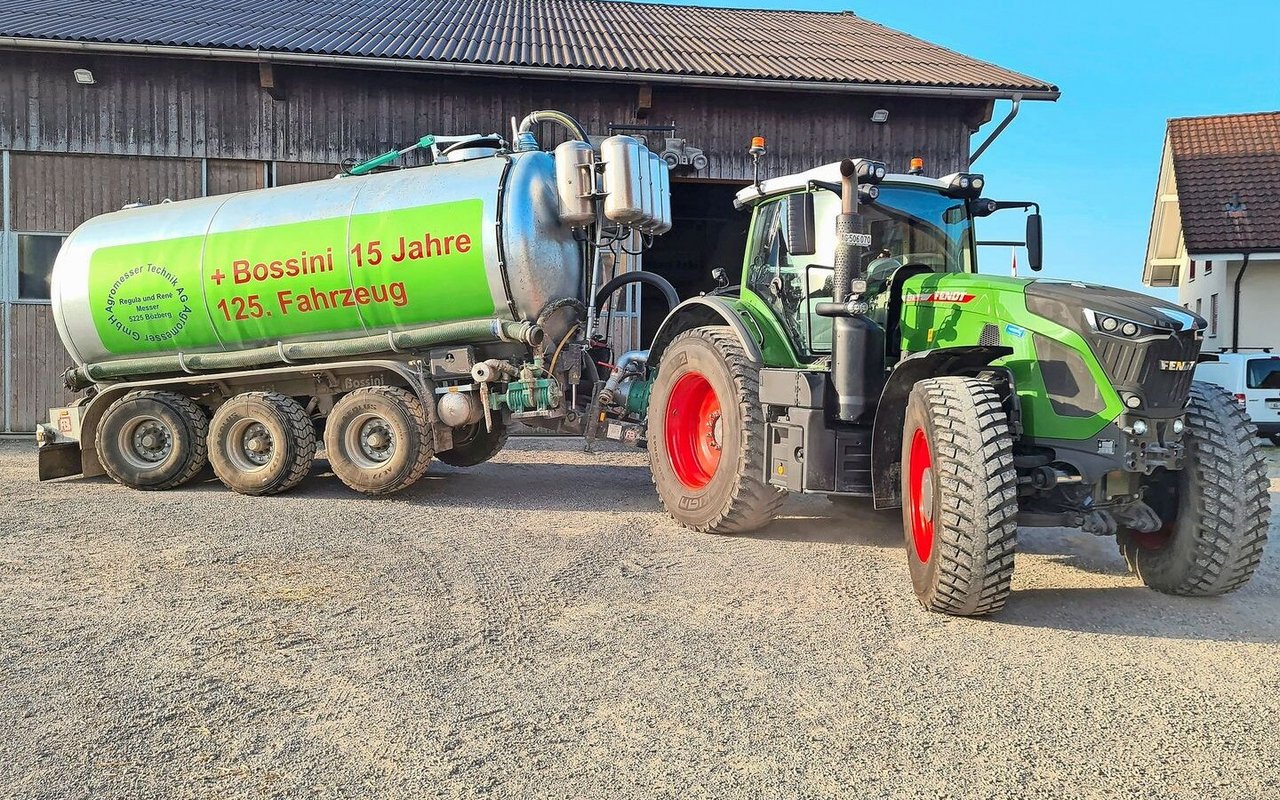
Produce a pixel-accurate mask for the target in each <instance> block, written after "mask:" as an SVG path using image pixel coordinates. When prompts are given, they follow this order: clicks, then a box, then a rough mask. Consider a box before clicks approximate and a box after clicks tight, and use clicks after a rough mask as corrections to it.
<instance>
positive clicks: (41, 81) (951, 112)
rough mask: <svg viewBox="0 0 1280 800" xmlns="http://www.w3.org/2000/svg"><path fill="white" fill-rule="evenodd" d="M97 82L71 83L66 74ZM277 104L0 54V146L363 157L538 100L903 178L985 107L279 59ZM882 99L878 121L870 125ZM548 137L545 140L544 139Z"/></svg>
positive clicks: (61, 61)
mask: <svg viewBox="0 0 1280 800" xmlns="http://www.w3.org/2000/svg"><path fill="white" fill-rule="evenodd" d="M83 66H88V67H90V68H91V69H93V71H94V75H95V76H96V77H97V83H96V84H94V85H93V86H80V85H78V84H76V83H75V82H74V81H73V79H72V77H71V73H72V70H73V69H75V68H76V67H83ZM275 71H276V76H277V81H278V83H279V84H280V85H281V86H282V87H283V89H284V92H285V99H283V100H273V99H271V97H269V96H268V95H267V94H266V93H265V92H264V91H263V90H261V89H260V88H259V87H258V83H257V69H256V67H255V65H253V64H249V63H239V62H215V61H202V60H198V59H190V60H176V59H171V58H147V57H141V56H109V55H101V54H96V55H93V56H91V57H90V56H81V55H75V56H72V55H65V54H57V53H36V52H17V51H10V52H3V53H0V108H7V109H12V110H13V111H14V113H12V114H7V113H6V114H0V149H4V148H10V149H15V150H39V151H42V152H51V151H56V152H80V153H83V152H91V153H110V154H116V155H148V156H170V157H183V158H201V157H204V158H236V159H251V160H259V161H301V162H313V163H319V164H338V163H341V161H342V160H343V159H345V158H367V157H370V156H373V155H377V154H378V153H380V152H383V151H385V150H386V149H387V148H388V146H390V145H393V144H406V143H409V142H412V141H414V140H415V139H417V138H418V137H419V136H421V135H423V134H425V133H436V134H446V135H452V134H461V133H491V132H494V131H497V132H499V133H503V134H506V135H510V134H509V127H510V122H509V120H510V118H511V117H512V116H517V117H518V116H522V115H524V114H525V113H527V112H529V111H531V110H534V109H539V108H558V109H561V110H564V111H567V112H568V113H570V114H573V115H574V116H576V117H577V118H578V119H579V120H580V121H581V122H582V123H583V124H584V125H585V126H586V127H587V128H588V130H590V131H591V132H593V133H604V132H606V130H607V128H608V126H609V125H610V124H611V123H613V124H618V125H628V124H632V125H634V124H637V123H642V124H666V123H674V124H675V125H676V126H677V132H678V135H679V136H681V137H684V138H687V139H688V140H689V142H690V143H691V144H693V145H694V146H697V147H700V148H702V149H703V150H704V151H706V153H707V156H708V158H709V159H710V166H709V168H708V169H707V170H705V171H704V172H703V173H701V174H699V175H698V177H702V178H719V179H732V180H744V179H749V178H750V177H751V160H750V158H749V157H748V156H747V153H746V150H747V145H748V143H749V142H750V139H751V137H752V136H755V135H761V136H765V137H767V138H768V140H769V149H770V155H769V157H768V160H767V162H766V164H765V166H766V169H767V171H768V173H769V174H774V175H777V174H783V173H787V172H794V171H798V170H802V169H807V168H809V167H812V166H815V165H817V164H820V163H824V162H829V161H835V160H838V159H840V158H844V157H847V156H867V157H873V158H878V159H882V160H885V161H888V162H889V163H890V166H891V167H892V168H893V169H895V170H899V171H905V170H906V168H907V165H908V161H909V159H910V158H911V157H912V156H917V155H918V156H921V157H923V158H924V159H925V163H926V165H927V171H928V172H929V174H935V175H937V174H945V173H947V172H951V171H955V170H958V169H963V168H964V167H965V166H966V164H967V160H968V148H969V133H970V131H971V130H972V129H974V128H976V127H977V126H978V124H980V123H981V122H982V121H983V120H984V119H985V118H986V117H987V116H988V115H989V113H990V105H989V103H987V102H986V101H981V100H967V99H949V98H919V97H905V96H875V95H866V94H843V95H842V94H805V93H800V92H790V93H784V92H760V91H754V90H745V89H743V90H732V89H711V88H705V87H685V86H675V85H654V86H653V87H652V110H651V111H650V112H649V114H648V115H647V117H646V118H645V119H643V120H640V119H638V118H637V115H636V106H637V94H638V91H639V87H638V85H636V84H625V83H609V82H603V81H554V80H533V79H525V78H516V77H513V78H494V77H485V78H480V77H473V76H465V75H440V74H431V73H427V72H392V71H373V70H352V69H341V68H335V67H321V66H307V65H279V66H277V67H276V68H275ZM878 108H883V109H885V110H887V111H888V112H889V115H890V117H889V122H888V123H886V124H882V125H877V124H875V123H872V122H871V120H870V118H871V113H872V112H873V111H874V110H876V109H878ZM548 140H549V141H548V142H545V143H550V142H551V141H553V139H552V137H548Z"/></svg>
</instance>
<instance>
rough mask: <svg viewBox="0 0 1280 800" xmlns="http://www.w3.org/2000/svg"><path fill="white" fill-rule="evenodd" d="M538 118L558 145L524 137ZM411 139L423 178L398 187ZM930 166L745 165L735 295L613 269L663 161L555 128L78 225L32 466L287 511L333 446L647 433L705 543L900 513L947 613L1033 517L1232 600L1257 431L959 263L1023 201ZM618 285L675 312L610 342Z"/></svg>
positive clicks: (1090, 311) (1031, 228)
mask: <svg viewBox="0 0 1280 800" xmlns="http://www.w3.org/2000/svg"><path fill="white" fill-rule="evenodd" d="M539 123H549V124H551V125H555V126H558V127H559V128H562V129H563V130H564V131H565V132H566V134H567V137H566V141H564V142H563V143H561V144H559V145H557V146H555V147H554V148H552V149H550V150H544V149H543V148H542V146H541V145H540V144H539V142H538V141H537V140H536V139H535V137H534V134H533V129H534V127H535V125H537V124H539ZM412 150H422V151H424V152H427V153H429V154H430V156H429V157H427V158H424V159H423V160H425V161H427V162H429V163H427V164H425V165H423V166H418V167H413V168H395V162H396V161H397V160H398V159H400V158H401V157H403V156H406V155H407V154H408V153H409V152H410V151H412ZM763 153H764V142H763V140H758V141H755V142H753V147H752V154H753V156H755V157H756V163H757V165H758V164H759V156H760V155H762V154H763ZM918 172H919V171H918V170H913V174H890V173H889V172H888V169H887V167H886V165H885V164H883V163H881V162H878V161H875V160H873V159H868V158H858V159H847V160H845V161H842V162H840V163H837V164H828V165H825V166H821V167H818V168H815V169H813V170H810V171H808V172H804V173H799V174H795V175H787V176H782V177H776V178H771V179H768V180H763V181H762V180H760V179H759V177H757V179H756V180H755V181H754V182H753V183H751V184H750V185H748V186H747V187H746V188H744V189H742V190H741V191H740V192H739V193H738V195H737V198H736V201H735V203H736V205H737V206H738V207H739V208H741V209H743V210H744V211H747V212H749V213H750V214H751V215H752V223H751V228H750V233H749V238H748V241H747V242H746V256H745V259H744V263H743V267H742V272H741V276H740V279H739V281H738V283H737V284H736V285H731V282H730V281H728V280H722V281H721V283H722V285H721V286H720V287H719V288H717V289H716V290H714V291H711V292H708V293H706V294H704V295H700V296H698V297H692V298H688V299H685V300H684V301H683V302H681V301H680V299H679V298H678V297H677V295H676V292H675V291H674V290H673V289H672V287H671V285H670V284H669V283H668V282H667V281H665V280H664V279H663V278H662V277H661V276H659V275H656V274H653V273H649V272H644V271H623V270H622V269H621V268H620V265H624V264H626V263H628V262H629V261H630V256H634V255H637V254H639V253H641V252H642V251H643V250H644V248H645V247H647V246H648V245H649V244H651V243H652V242H653V240H654V238H655V237H658V236H661V235H662V234H663V233H665V232H666V231H667V230H669V229H670V227H671V223H672V220H671V207H670V187H669V183H668V181H669V178H668V167H667V166H666V165H665V164H664V163H663V162H662V161H661V160H660V159H659V158H658V156H657V155H655V154H654V153H652V152H650V151H649V150H647V149H646V148H645V147H644V145H643V144H642V143H641V142H640V141H638V140H637V139H635V138H632V137H628V136H621V135H619V136H610V137H608V138H605V139H602V140H598V143H594V142H593V140H592V139H591V138H590V137H589V136H588V135H587V133H586V132H585V131H584V130H583V129H582V127H581V126H580V125H579V124H578V123H577V122H576V121H574V120H573V119H572V118H570V117H568V116H567V115H565V114H562V113H559V112H555V111H537V112H534V113H532V114H530V115H528V116H527V117H525V118H524V120H523V121H521V122H520V123H519V124H513V130H512V140H511V141H506V140H504V139H503V138H502V137H500V136H497V135H491V136H472V137H460V138H456V137H455V138H454V139H453V140H451V142H450V143H449V144H448V145H447V146H446V145H445V143H444V140H439V141H437V140H435V139H434V138H433V137H430V136H427V137H423V138H422V139H421V140H420V141H419V142H417V143H415V144H414V145H411V146H410V147H408V148H405V149H404V150H398V151H391V152H389V153H386V154H384V155H383V156H379V157H378V158H375V159H373V160H371V161H369V162H365V163H363V164H359V165H357V166H355V167H353V168H351V169H350V170H348V171H347V172H346V173H345V174H343V175H340V176H338V177H336V178H334V179H332V180H328V181H319V182H314V183H305V184H300V185H295V186H289V187H280V188H271V189H264V190H258V191H250V192H242V193H239V194H232V195H225V196H218V197H207V198H201V199H195V200H185V201H182V202H176V203H169V202H164V203H160V204H157V205H149V206H142V207H132V208H126V209H124V210H121V211H118V212H115V213H111V214H106V215H103V216H100V217H96V218H94V219H91V220H89V221H88V222H86V223H84V224H83V225H81V226H80V227H79V228H78V229H77V230H76V231H75V232H74V233H72V235H71V236H70V237H69V238H68V239H67V241H66V243H65V245H64V246H63V249H62V251H61V253H60V254H59V256H58V259H57V263H56V265H55V267H54V273H53V286H52V297H53V309H54V314H55V318H56V322H57V326H58V332H59V334H60V336H61V338H62V341H63V343H64V344H65V345H66V348H67V350H68V352H70V354H71V355H72V356H73V358H74V360H75V362H76V366H75V367H74V368H73V369H71V370H69V371H68V373H67V375H66V380H67V384H68V386H69V387H71V388H72V389H75V390H83V392H84V394H83V395H82V396H81V397H80V398H79V400H78V401H77V402H75V403H73V404H72V405H71V406H69V407H66V408H55V409H51V411H50V419H49V421H48V422H47V423H45V424H42V425H41V426H40V429H39V431H38V432H37V442H38V444H39V467H40V477H41V478H42V479H48V478H57V477H64V476H69V475H76V474H80V475H85V476H93V475H101V474H106V475H109V476H110V477H111V478H113V479H114V480H116V481H118V482H120V483H122V484H124V485H126V486H129V487H133V488H136V489H172V488H175V487H178V486H181V485H183V484H185V483H187V482H188V481H191V480H192V479H193V478H194V477H195V476H196V475H198V474H199V473H200V472H201V471H202V469H203V468H204V467H205V466H206V464H209V465H212V468H213V472H214V474H215V475H217V477H218V479H219V480H221V481H222V482H223V483H224V484H226V485H227V487H229V488H230V489H232V490H233V491H236V492H240V493H243V494H249V495H271V494H276V493H279V492H283V491H286V490H288V489H290V488H292V487H294V486H295V485H297V484H298V483H299V482H300V481H301V480H302V479H303V478H304V477H305V476H306V475H307V474H308V472H309V470H310V469H311V465H312V460H313V458H314V456H315V454H316V450H317V441H318V439H320V438H322V439H323V443H324V449H325V455H326V457H327V459H328V462H329V465H330V467H331V468H332V470H333V472H334V474H335V475H336V476H337V477H338V479H339V480H341V481H342V482H343V483H345V484H346V485H347V486H349V487H351V488H352V489H354V490H356V491H359V492H364V493H366V494H371V495H382V494H389V493H392V492H397V491H400V490H403V489H405V488H406V487H408V486H410V485H411V484H413V483H414V482H415V481H416V480H417V479H418V478H420V477H422V475H423V474H424V473H425V472H426V471H427V469H428V466H429V464H430V462H431V460H432V459H433V458H435V459H439V460H440V461H443V462H445V463H447V464H451V465H455V466H461V467H466V466H471V465H475V464H479V463H481V462H483V461H485V460H487V459H489V458H491V457H493V456H494V455H495V454H496V453H497V452H498V451H499V450H500V449H501V448H502V446H503V444H504V442H505V441H506V439H507V433H508V430H509V429H510V426H511V425H512V424H513V423H516V422H521V423H524V424H525V425H528V426H531V427H533V428H535V429H541V430H545V431H549V432H556V433H572V434H576V435H579V436H582V437H585V438H586V439H587V440H588V442H591V441H595V440H599V439H610V440H615V441H620V442H624V443H631V444H635V445H637V446H641V447H647V449H648V453H649V460H650V465H651V467H652V472H653V480H654V483H655V485H656V488H657V492H658V496H659V498H660V499H661V501H662V503H663V505H664V507H665V508H666V509H667V511H668V512H669V513H670V514H671V516H672V517H674V518H675V519H676V520H677V521H678V522H679V523H680V524H682V525H684V526H685V527H688V528H690V529H693V530H696V531H704V532H710V533H724V534H731V533H738V532H743V531H749V530H752V529H755V528H759V527H761V526H764V525H767V524H769V522H770V521H771V520H772V519H773V518H774V517H775V516H776V515H777V514H778V513H779V511H780V509H781V506H782V503H783V500H784V498H785V497H786V495H787V493H789V492H801V493H811V494H824V495H828V496H829V497H831V498H832V499H833V500H838V501H845V500H849V499H851V498H870V501H871V502H873V503H874V505H875V506H876V507H877V508H896V507H901V508H902V516H903V530H904V543H905V546H906V553H907V562H908V566H909V571H910V575H911V580H912V585H913V588H914V590H915V593H916V595H917V597H918V598H919V600H920V602H921V603H922V604H923V605H924V607H925V608H927V609H929V610H933V611H940V612H945V613H951V614H985V613H990V612H993V611H996V610H998V609H999V608H1001V607H1002V606H1003V605H1004V602H1005V600H1006V598H1007V596H1008V594H1009V585H1010V577H1011V575H1012V572H1013V564H1014V550H1015V544H1016V540H1017V536H1018V528H1019V526H1020V525H1021V526H1024V527H1036V526H1066V527H1075V528H1080V529H1083V530H1085V531H1087V532H1089V533H1093V534H1096V535H1099V536H1108V537H1114V538H1115V539H1116V540H1117V542H1118V544H1119V547H1120V550H1121V552H1122V553H1123V554H1124V556H1125V558H1126V559H1127V560H1128V562H1129V564H1130V565H1131V566H1132V567H1133V569H1134V570H1135V571H1136V572H1137V573H1138V574H1139V575H1140V576H1141V577H1142V579H1143V580H1144V581H1145V582H1146V583H1147V584H1148V585H1149V586H1151V587H1152V588H1154V589H1157V590H1159V591H1163V592H1169V593H1174V594H1184V595H1215V594H1221V593H1223V592H1228V591H1231V590H1233V589H1235V588H1238V587H1239V586H1241V585H1243V584H1244V583H1245V582H1246V581H1247V580H1248V579H1249V577H1250V576H1251V575H1252V573H1253V571H1254V569H1255V568H1256V567H1257V565H1258V563H1259V562H1260V560H1261V558H1262V549H1263V545H1264V543H1265V541H1266V536H1267V526H1268V518H1269V508H1268V503H1269V499H1268V493H1267V479H1266V474H1265V469H1264V466H1263V460H1262V457H1261V455H1260V452H1259V450H1258V447H1257V444H1256V439H1255V438H1254V436H1253V433H1254V432H1253V430H1252V428H1251V426H1250V423H1249V420H1248V417H1247V416H1246V415H1245V414H1244V412H1243V410H1242V409H1241V408H1239V407H1238V406H1237V404H1236V402H1235V400H1234V399H1233V398H1232V397H1231V396H1230V395H1228V394H1226V393H1225V392H1223V391H1221V390H1220V389H1217V388H1216V387H1212V386H1209V385H1207V384H1202V383H1197V382H1193V381H1192V370H1193V368H1194V367H1195V365H1196V363H1197V361H1198V360H1199V359H1203V358H1211V357H1212V356H1202V355H1201V354H1200V346H1201V340H1202V338H1203V331H1204V328H1205V322H1204V320H1202V319H1200V318H1199V317H1197V316H1196V315H1194V314H1191V313H1189V312H1188V311H1186V310H1185V309H1182V308H1180V307H1178V306H1175V305H1172V304H1169V303H1165V302H1162V301H1160V300H1156V299H1153V298H1150V297H1145V296H1143V295H1139V294H1135V293H1132V292H1126V291H1121V290H1117V289H1110V288H1106V287H1101V286H1095V285H1090V284H1085V283H1079V282H1055V281H1046V280H1042V279H1019V278H1007V277H999V276H993V275H982V274H978V272H977V244H978V242H977V239H976V236H975V226H976V223H977V221H978V220H979V219H981V218H983V217H985V216H988V215H990V214H992V213H996V212H998V211H1001V210H1005V209H1018V210H1022V211H1024V212H1028V211H1030V212H1033V213H1028V214H1027V241H1026V245H1027V248H1028V260H1029V262H1030V266H1031V267H1032V268H1033V269H1036V270H1038V269H1039V267H1040V260H1041V258H1040V249H1041V248H1040V231H1041V227H1040V214H1039V211H1038V206H1036V204H1035V203H1032V202H1021V201H1016V202H1015V201H998V200H991V199H988V198H986V197H984V193H983V189H984V188H985V187H984V183H985V181H984V178H983V176H981V175H978V174H975V173H958V174H952V175H948V176H945V177H942V178H930V177H925V176H923V175H921V174H916V173H918ZM633 283H642V284H645V285H647V286H649V287H650V288H651V290H652V291H657V292H658V293H660V294H661V295H662V297H663V298H664V299H665V301H666V303H667V305H668V308H669V313H668V314H667V316H666V317H665V319H664V320H663V321H662V323H661V325H660V327H659V328H658V330H657V333H656V335H655V337H654V339H653V341H652V342H650V343H649V344H648V346H647V347H645V348H644V349H640V350H631V351H628V352H623V353H617V352H615V347H614V343H613V342H611V341H610V340H609V333H608V330H607V327H608V326H605V325H602V324H601V316H600V314H601V311H602V309H604V308H605V307H606V306H608V304H609V303H610V299H611V298H612V297H613V295H614V293H615V292H617V291H618V290H619V289H621V288H623V287H626V286H628V285H629V284H633ZM864 502H865V501H864Z"/></svg>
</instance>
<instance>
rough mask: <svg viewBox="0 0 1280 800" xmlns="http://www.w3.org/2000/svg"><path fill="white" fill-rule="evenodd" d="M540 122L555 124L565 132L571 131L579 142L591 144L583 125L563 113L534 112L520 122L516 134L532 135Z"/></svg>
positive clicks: (549, 111)
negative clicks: (534, 127)
mask: <svg viewBox="0 0 1280 800" xmlns="http://www.w3.org/2000/svg"><path fill="white" fill-rule="evenodd" d="M539 122H555V123H557V124H559V125H560V126H561V127H563V128H564V129H565V130H567V131H569V133H571V134H572V135H573V138H575V139H577V140H578V141H580V142H587V143H590V142H591V139H590V138H589V137H588V136H587V131H586V129H585V128H583V127H582V124H581V123H579V122H578V121H577V120H576V119H574V118H573V117H571V116H569V115H568V114H566V113H564V112H563V111H551V110H543V111H533V112H531V113H530V114H529V115H528V116H526V117H525V118H524V119H522V120H520V125H519V127H518V128H517V129H516V134H517V135H519V134H522V133H531V132H532V131H533V126H534V125H536V124H538V123H539Z"/></svg>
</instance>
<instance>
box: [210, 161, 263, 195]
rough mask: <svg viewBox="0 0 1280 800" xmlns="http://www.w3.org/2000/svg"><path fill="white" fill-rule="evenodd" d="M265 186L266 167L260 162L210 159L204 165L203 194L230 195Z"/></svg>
mask: <svg viewBox="0 0 1280 800" xmlns="http://www.w3.org/2000/svg"><path fill="white" fill-rule="evenodd" d="M266 185H267V165H266V164H265V163H264V162H262V161H233V160H231V159H229V158H211V159H209V160H208V161H207V162H206V163H205V194H206V195H215V194H231V193H232V192H246V191H249V190H250V189H264V188H266Z"/></svg>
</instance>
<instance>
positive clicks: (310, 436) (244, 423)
mask: <svg viewBox="0 0 1280 800" xmlns="http://www.w3.org/2000/svg"><path fill="white" fill-rule="evenodd" d="M315 455H316V429H315V425H314V424H312V422H311V417H309V416H307V412H306V409H304V408H303V407H302V405H301V404H300V403H299V402H298V401H297V400H294V399H293V398H292V397H286V396H285V395H282V394H279V393H278V392H245V393H244V394H238V395H236V396H235V397H233V398H231V399H230V400H228V401H227V402H225V403H223V404H222V405H221V406H219V407H218V410H217V411H215V412H214V414H213V421H212V422H211V423H210V424H209V462H210V463H211V464H213V473H214V474H215V475H217V476H218V480H220V481H222V483H223V484H224V485H226V487H227V488H228V489H230V490H231V491H233V492H236V493H237V494H247V495H252V496H262V495H270V494H280V493H281V492H286V491H288V490H290V489H292V488H293V487H295V486H297V485H298V484H299V483H301V482H302V479H303V478H305V477H307V474H308V473H310V472H311V463H312V461H313V460H314V459H315Z"/></svg>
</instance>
